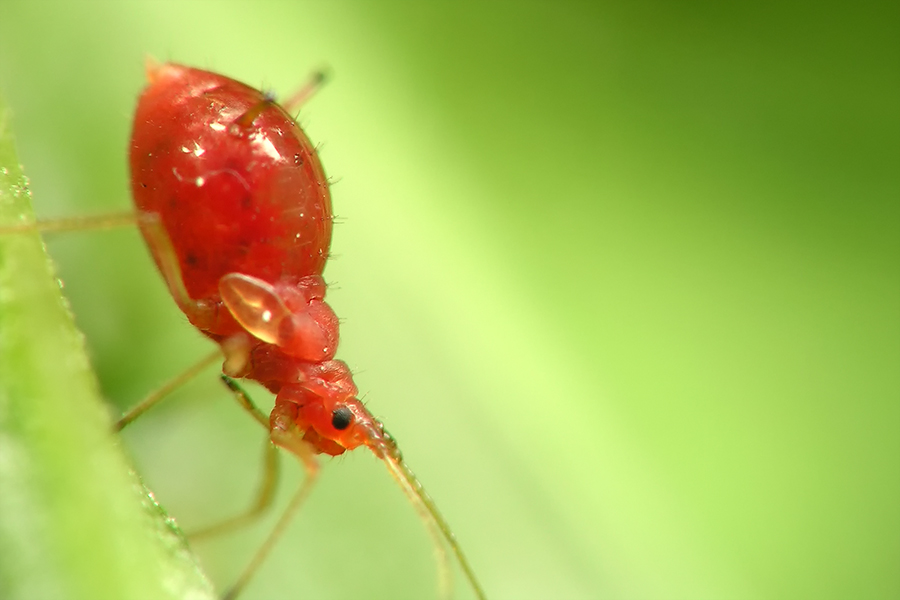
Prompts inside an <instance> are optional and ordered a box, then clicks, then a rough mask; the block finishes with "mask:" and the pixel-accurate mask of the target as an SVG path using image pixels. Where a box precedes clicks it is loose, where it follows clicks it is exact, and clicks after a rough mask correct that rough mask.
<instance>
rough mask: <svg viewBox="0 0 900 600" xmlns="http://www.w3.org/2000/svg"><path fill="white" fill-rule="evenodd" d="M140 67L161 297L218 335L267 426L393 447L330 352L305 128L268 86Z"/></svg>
mask: <svg viewBox="0 0 900 600" xmlns="http://www.w3.org/2000/svg"><path fill="white" fill-rule="evenodd" d="M148 77H149V79H150V84H149V86H148V87H147V88H146V89H145V90H144V92H143V94H142V95H141V98H140V100H139V102H138V106H137V110H136V113H135V119H134V129H133V134H132V140H131V151H130V163H131V179H132V194H133V198H134V201H135V204H136V206H137V209H138V211H139V212H140V213H141V215H142V216H143V217H144V218H143V219H141V220H139V223H140V225H141V230H142V232H143V234H144V237H145V239H146V241H147V243H148V246H149V248H150V250H151V252H152V254H153V257H154V259H155V261H156V263H157V265H158V266H159V268H160V271H161V272H162V273H163V274H164V276H165V277H166V281H167V283H168V285H169V288H170V291H171V292H172V295H173V296H174V297H175V299H176V301H177V302H178V303H179V305H180V306H181V308H182V310H184V312H185V314H186V315H187V317H188V318H189V319H190V321H191V323H193V324H194V326H196V327H197V328H198V329H199V330H200V331H201V332H202V333H204V334H205V335H207V336H209V337H210V338H212V339H213V340H215V341H216V342H218V343H219V344H220V346H221V347H222V349H223V352H224V354H225V357H226V362H225V371H226V373H227V374H228V375H231V376H233V377H245V378H248V379H253V380H256V381H258V382H260V383H262V384H263V385H265V386H266V387H267V388H268V389H269V390H271V391H272V392H273V393H275V394H276V408H275V410H274V411H273V414H272V427H279V428H285V427H296V428H297V430H298V431H299V432H302V434H303V439H304V440H305V441H306V442H307V443H308V444H310V445H311V446H312V448H313V449H314V450H315V451H316V452H319V453H327V454H331V455H337V454H341V453H342V452H344V451H345V450H352V449H353V448H356V447H358V446H359V445H361V444H365V445H367V446H369V447H370V448H372V450H373V451H375V453H376V454H377V455H379V456H381V455H383V454H384V453H385V452H386V451H387V452H394V451H395V450H394V447H393V444H392V443H391V442H389V439H390V438H385V436H384V430H383V427H382V426H381V425H380V423H378V422H377V421H376V420H375V419H373V418H372V416H371V415H370V414H369V413H368V411H367V410H366V409H365V408H364V407H363V405H362V404H361V403H360V402H359V401H358V400H357V399H356V394H357V388H356V386H355V385H354V383H353V380H352V378H351V375H350V372H349V369H348V368H347V366H346V364H344V363H343V362H341V361H337V360H334V354H335V351H336V349H337V344H338V320H337V317H336V316H335V315H334V312H332V310H331V308H330V307H329V306H328V305H327V304H326V303H325V301H324V296H325V284H324V281H323V279H322V270H323V268H324V267H325V261H326V259H327V257H328V249H329V245H330V243H331V229H332V227H331V226H332V212H331V198H330V194H329V190H328V181H327V179H326V177H325V174H324V171H323V170H322V166H321V163H320V162H319V158H318V156H317V154H316V152H315V149H314V147H313V146H312V144H311V143H310V141H309V139H308V138H307V137H306V135H305V134H304V133H303V131H302V130H301V129H300V127H299V126H298V125H297V124H296V122H295V121H294V119H292V118H291V116H290V115H288V114H287V113H286V112H285V111H284V110H283V109H282V108H281V107H280V106H278V105H277V104H275V103H274V102H273V101H272V100H271V99H270V98H268V97H266V96H265V95H263V94H262V93H261V92H259V91H258V90H255V89H253V88H251V87H248V86H246V85H244V84H241V83H239V82H237V81H234V80H232V79H229V78H226V77H224V76H222V75H218V74H215V73H210V72H207V71H201V70H198V69H192V68H188V67H183V66H180V65H173V64H165V65H161V66H156V67H151V70H150V71H149V73H148ZM148 216H149V217H151V218H149V219H148V218H147V217H148ZM386 443H387V445H386Z"/></svg>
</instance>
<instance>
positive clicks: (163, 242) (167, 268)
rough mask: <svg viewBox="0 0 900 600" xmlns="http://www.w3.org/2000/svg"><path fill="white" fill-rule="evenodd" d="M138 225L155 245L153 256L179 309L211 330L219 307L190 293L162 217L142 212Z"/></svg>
mask: <svg viewBox="0 0 900 600" xmlns="http://www.w3.org/2000/svg"><path fill="white" fill-rule="evenodd" d="M138 225H139V226H140V228H141V231H142V232H143V233H144V237H146V238H147V240H148V243H149V244H151V245H152V246H153V248H154V253H153V256H154V258H155V259H156V264H157V266H158V267H159V271H160V273H162V276H163V279H165V281H166V285H167V286H168V287H169V291H170V292H171V294H172V297H173V298H174V299H175V302H176V303H177V304H178V308H180V309H181V311H182V312H183V313H184V314H185V316H187V318H188V320H189V321H190V322H191V323H192V324H193V325H194V326H195V327H197V328H198V329H200V330H209V329H210V328H211V327H212V325H213V324H214V323H215V320H216V316H217V315H216V313H217V312H218V307H217V306H216V305H215V304H211V303H209V302H205V301H203V300H199V301H198V300H194V299H193V298H191V296H190V294H188V291H187V288H185V286H184V279H182V276H181V266H180V265H179V263H178V254H177V253H176V252H175V247H174V246H173V245H172V240H171V238H169V234H168V233H166V229H165V226H164V225H163V222H162V219H161V218H160V216H159V215H158V214H157V213H154V212H142V213H139V215H138Z"/></svg>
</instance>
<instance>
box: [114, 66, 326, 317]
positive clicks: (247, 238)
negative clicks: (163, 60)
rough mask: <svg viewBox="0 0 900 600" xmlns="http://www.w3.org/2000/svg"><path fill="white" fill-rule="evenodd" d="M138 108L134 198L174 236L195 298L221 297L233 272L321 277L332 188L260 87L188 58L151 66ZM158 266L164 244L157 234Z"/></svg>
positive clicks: (275, 278) (281, 278)
mask: <svg viewBox="0 0 900 600" xmlns="http://www.w3.org/2000/svg"><path fill="white" fill-rule="evenodd" d="M148 75H149V79H150V84H149V85H148V86H147V87H146V88H145V90H144V92H143V93H142V95H141V97H140V99H139V101H138V106H137V110H136V113H135V118H134V127H133V135H132V141H131V149H130V165H131V182H132V196H133V198H134V202H135V205H136V207H137V209H138V210H139V211H140V212H141V213H145V214H147V213H151V214H152V213H155V214H156V215H158V216H159V219H160V220H161V221H162V227H163V229H164V230H165V232H166V233H167V234H168V237H169V239H170V240H171V245H172V247H173V248H174V251H175V254H176V255H177V261H178V264H179V267H180V269H181V274H182V279H183V281H184V285H185V287H186V289H187V292H188V294H189V295H190V297H191V298H192V299H193V300H198V301H203V300H207V301H210V302H212V303H218V301H219V291H218V288H217V286H218V283H219V280H220V278H221V277H222V276H223V275H225V274H226V273H233V272H237V273H242V274H245V275H250V276H253V277H257V278H260V279H262V280H265V281H267V282H270V283H272V284H273V285H274V284H278V283H279V282H294V281H296V280H298V279H299V278H302V277H306V276H310V275H320V274H321V273H322V269H323V268H324V266H325V261H326V259H327V256H328V248H329V245H330V242H331V225H332V214H331V198H330V195H329V191H328V183H327V180H326V178H325V174H324V172H323V170H322V166H321V164H320V162H319V159H318V157H317V155H316V152H315V148H314V147H313V146H312V144H311V143H310V141H309V139H308V138H307V137H306V135H305V134H304V133H303V132H302V131H301V130H300V128H299V127H298V126H297V124H296V123H295V122H294V120H293V119H292V118H291V116H290V115H288V114H287V113H285V112H284V110H283V109H281V108H280V107H279V106H277V105H276V104H275V103H274V102H272V101H271V100H270V99H268V98H267V97H266V96H264V95H263V94H262V93H261V92H259V91H258V90H255V89H253V88H251V87H248V86H246V85H244V84H242V83H239V82H237V81H235V80H233V79H230V78H228V77H224V76H222V75H218V74H215V73H210V72H208V71H203V70H199V69H192V68H189V67H183V66H180V65H173V64H165V65H160V66H158V67H155V68H154V69H151V70H150V73H149V74H148ZM142 230H143V233H144V236H145V238H148V240H147V241H148V246H149V247H150V249H151V252H152V253H153V255H154V259H155V261H156V263H157V265H158V266H160V265H161V263H162V262H164V260H165V259H162V260H161V257H160V254H159V253H160V248H159V245H158V244H155V243H151V240H150V239H149V237H148V234H147V231H146V229H145V228H144V227H142Z"/></svg>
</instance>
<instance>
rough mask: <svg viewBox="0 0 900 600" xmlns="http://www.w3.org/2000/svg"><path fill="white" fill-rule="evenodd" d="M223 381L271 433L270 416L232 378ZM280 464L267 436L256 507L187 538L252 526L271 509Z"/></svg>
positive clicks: (276, 450) (254, 502) (242, 405)
mask: <svg viewBox="0 0 900 600" xmlns="http://www.w3.org/2000/svg"><path fill="white" fill-rule="evenodd" d="M221 378H222V383H224V384H225V386H226V387H228V389H229V390H231V392H232V394H233V395H234V398H235V400H237V403H238V404H239V405H240V407H241V408H243V409H244V410H245V411H246V412H247V413H248V414H249V415H250V416H252V417H253V418H254V420H256V422H258V423H259V424H260V425H262V426H263V427H264V428H265V430H266V431H267V432H268V430H269V419H268V417H266V415H265V414H264V413H263V412H262V411H261V410H260V409H259V408H257V406H256V404H254V403H253V400H251V399H250V396H249V395H248V394H247V392H245V391H244V389H243V388H241V387H240V386H239V385H238V384H237V382H236V381H234V379H232V378H231V377H228V376H227V375H222V376H221ZM279 464H280V463H279V460H278V448H277V447H276V446H275V444H273V443H272V442H271V440H269V439H268V436H267V437H266V445H265V452H264V454H263V469H262V472H263V478H262V481H261V482H260V484H259V489H258V490H257V492H256V499H255V500H254V501H253V504H251V505H250V507H249V508H248V509H247V510H246V511H244V512H242V513H240V514H237V515H235V516H233V517H229V518H227V519H224V520H222V521H220V522H218V523H213V524H212V525H208V526H207V527H204V528H203V529H200V530H197V531H192V532H190V533H188V537H189V538H191V539H192V540H197V539H201V538H206V537H212V536H216V535H220V534H222V533H226V532H228V531H232V530H234V529H238V528H240V527H244V526H246V525H250V524H251V523H253V522H254V521H255V520H256V519H258V518H259V517H261V516H262V515H264V514H265V513H266V511H267V510H268V509H269V508H271V506H272V501H273V500H274V499H275V490H276V488H277V486H278V477H279V473H280V467H279Z"/></svg>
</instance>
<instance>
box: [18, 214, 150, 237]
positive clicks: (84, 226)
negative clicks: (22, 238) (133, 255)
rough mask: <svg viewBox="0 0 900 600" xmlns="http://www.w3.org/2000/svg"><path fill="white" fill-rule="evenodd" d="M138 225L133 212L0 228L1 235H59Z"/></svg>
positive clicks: (49, 220) (64, 218) (41, 221)
mask: <svg viewBox="0 0 900 600" xmlns="http://www.w3.org/2000/svg"><path fill="white" fill-rule="evenodd" d="M136 223H137V215H136V214H135V213H133V212H122V213H107V214H103V215H91V216H84V217H62V218H59V219H38V220H37V221H29V222H25V223H19V224H18V225H6V226H4V227H0V235H6V234H9V233H24V232H30V231H40V232H42V233H58V232H63V231H89V230H94V229H100V230H102V229H114V228H116V227H129V226H132V225H135V224H136Z"/></svg>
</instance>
